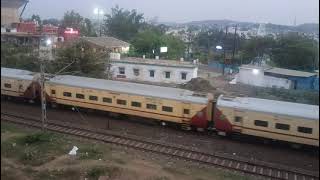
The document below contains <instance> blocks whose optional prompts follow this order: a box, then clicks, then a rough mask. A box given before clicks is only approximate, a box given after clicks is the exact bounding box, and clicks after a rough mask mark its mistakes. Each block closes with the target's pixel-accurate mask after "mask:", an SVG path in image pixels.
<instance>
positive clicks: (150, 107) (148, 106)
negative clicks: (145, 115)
mask: <svg viewBox="0 0 320 180" xmlns="http://www.w3.org/2000/svg"><path fill="white" fill-rule="evenodd" d="M147 109H157V105H155V104H147Z"/></svg>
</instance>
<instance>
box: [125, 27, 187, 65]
mask: <svg viewBox="0 0 320 180" xmlns="http://www.w3.org/2000/svg"><path fill="white" fill-rule="evenodd" d="M131 43H132V45H133V47H134V52H135V53H134V55H138V56H142V55H146V56H147V57H154V56H155V55H161V56H165V58H167V59H179V58H180V57H183V53H184V50H185V46H184V43H183V41H182V40H180V39H178V38H177V37H174V36H173V35H167V34H163V33H162V32H161V30H159V29H157V28H156V27H153V28H149V29H147V30H145V31H142V32H139V33H138V34H137V35H136V36H135V37H134V39H133V40H132V42H131ZM161 46H166V47H168V52H167V53H163V54H161V53H160V47H161ZM153 51H154V53H153ZM131 55H132V54H131Z"/></svg>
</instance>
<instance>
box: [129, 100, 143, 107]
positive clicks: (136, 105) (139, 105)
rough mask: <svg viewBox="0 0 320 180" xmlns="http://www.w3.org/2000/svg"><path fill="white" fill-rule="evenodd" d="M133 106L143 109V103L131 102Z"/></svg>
mask: <svg viewBox="0 0 320 180" xmlns="http://www.w3.org/2000/svg"><path fill="white" fill-rule="evenodd" d="M131 106H133V107H141V103H140V102H135V101H132V102H131Z"/></svg>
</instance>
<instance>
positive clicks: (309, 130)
mask: <svg viewBox="0 0 320 180" xmlns="http://www.w3.org/2000/svg"><path fill="white" fill-rule="evenodd" d="M298 131H299V132H301V133H306V134H312V128H308V127H300V126H298Z"/></svg>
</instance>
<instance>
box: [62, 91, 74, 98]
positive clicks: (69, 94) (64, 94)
mask: <svg viewBox="0 0 320 180" xmlns="http://www.w3.org/2000/svg"><path fill="white" fill-rule="evenodd" d="M63 96H66V97H71V96H72V94H71V92H63Z"/></svg>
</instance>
